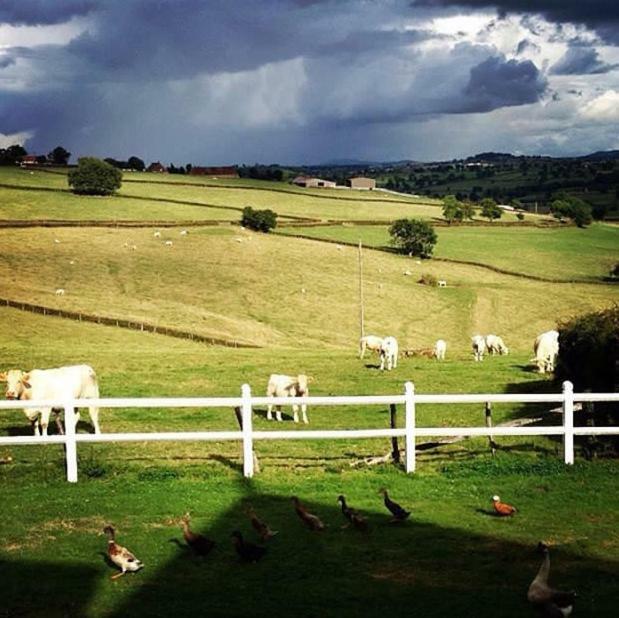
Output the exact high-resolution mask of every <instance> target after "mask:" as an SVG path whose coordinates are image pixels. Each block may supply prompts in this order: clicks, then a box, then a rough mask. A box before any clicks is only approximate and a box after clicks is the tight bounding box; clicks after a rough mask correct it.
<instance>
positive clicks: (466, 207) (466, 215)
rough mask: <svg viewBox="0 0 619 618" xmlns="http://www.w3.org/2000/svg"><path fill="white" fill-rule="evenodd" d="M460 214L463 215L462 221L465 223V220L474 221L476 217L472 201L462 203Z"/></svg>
mask: <svg viewBox="0 0 619 618" xmlns="http://www.w3.org/2000/svg"><path fill="white" fill-rule="evenodd" d="M460 212H461V213H462V219H461V221H464V220H465V219H468V220H469V221H472V220H473V218H474V217H475V206H473V203H472V202H471V201H470V200H464V201H463V202H461V203H460Z"/></svg>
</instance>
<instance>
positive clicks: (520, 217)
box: [516, 212, 524, 221]
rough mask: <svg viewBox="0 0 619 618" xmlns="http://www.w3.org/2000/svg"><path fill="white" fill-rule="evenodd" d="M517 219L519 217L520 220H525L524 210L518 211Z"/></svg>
mask: <svg viewBox="0 0 619 618" xmlns="http://www.w3.org/2000/svg"><path fill="white" fill-rule="evenodd" d="M516 219H518V221H524V213H523V212H517V213H516Z"/></svg>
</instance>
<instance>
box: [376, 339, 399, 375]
mask: <svg viewBox="0 0 619 618" xmlns="http://www.w3.org/2000/svg"><path fill="white" fill-rule="evenodd" d="M385 363H386V364H387V371H391V369H396V368H397V366H398V341H397V339H396V338H395V337H385V338H384V339H383V343H382V345H381V346H380V370H381V371H384V369H385Z"/></svg>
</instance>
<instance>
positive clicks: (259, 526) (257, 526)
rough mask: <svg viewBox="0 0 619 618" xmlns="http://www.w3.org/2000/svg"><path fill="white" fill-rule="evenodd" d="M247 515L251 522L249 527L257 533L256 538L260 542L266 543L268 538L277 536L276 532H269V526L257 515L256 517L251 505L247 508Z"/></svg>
mask: <svg viewBox="0 0 619 618" xmlns="http://www.w3.org/2000/svg"><path fill="white" fill-rule="evenodd" d="M246 512H247V515H248V516H249V519H250V521H251V525H252V527H253V528H254V530H255V531H256V532H257V533H258V536H260V538H261V539H262V541H263V542H264V541H268V540H269V539H270V538H272V537H274V536H275V535H276V534H277V532H278V531H277V530H271V528H270V527H269V525H268V524H267V523H266V522H264V521H262V520H261V519H260V518H259V517H258V515H256V511H255V510H254V507H253V506H251V504H250V505H249V506H248V507H247V510H246Z"/></svg>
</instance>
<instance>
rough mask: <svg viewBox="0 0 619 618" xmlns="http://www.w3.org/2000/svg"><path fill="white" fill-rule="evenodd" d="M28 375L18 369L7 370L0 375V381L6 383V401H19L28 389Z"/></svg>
mask: <svg viewBox="0 0 619 618" xmlns="http://www.w3.org/2000/svg"><path fill="white" fill-rule="evenodd" d="M29 380H30V374H29V373H24V372H23V371H21V370H19V369H9V371H5V372H3V373H1V374H0V381H2V382H6V390H5V393H4V394H5V396H6V398H7V399H21V398H22V396H23V394H24V391H25V390H26V389H28V388H30V382H29Z"/></svg>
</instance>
